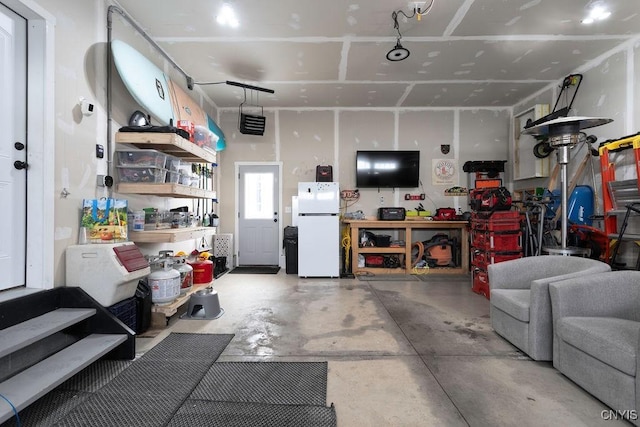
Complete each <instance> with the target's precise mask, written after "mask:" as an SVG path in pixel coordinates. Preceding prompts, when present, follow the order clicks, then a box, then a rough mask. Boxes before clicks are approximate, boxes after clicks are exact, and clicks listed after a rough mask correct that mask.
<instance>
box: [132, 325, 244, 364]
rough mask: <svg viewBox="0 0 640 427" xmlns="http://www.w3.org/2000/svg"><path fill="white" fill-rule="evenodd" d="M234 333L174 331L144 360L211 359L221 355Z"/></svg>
mask: <svg viewBox="0 0 640 427" xmlns="http://www.w3.org/2000/svg"><path fill="white" fill-rule="evenodd" d="M232 338H233V334H186V333H175V332H172V333H171V334H169V335H168V336H167V337H166V338H165V339H163V340H162V341H160V342H159V343H158V344H157V345H156V346H155V347H153V348H152V349H151V350H149V351H147V352H146V353H145V354H144V355H143V356H142V358H141V359H143V360H147V361H149V360H184V361H187V360H211V361H214V360H216V359H217V358H218V356H220V354H221V353H222V352H223V350H224V349H225V347H226V346H227V345H228V344H229V342H230V341H231V339H232Z"/></svg>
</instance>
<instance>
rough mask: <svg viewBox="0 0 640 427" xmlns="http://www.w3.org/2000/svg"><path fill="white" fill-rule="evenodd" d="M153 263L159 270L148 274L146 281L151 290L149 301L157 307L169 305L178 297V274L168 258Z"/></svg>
mask: <svg viewBox="0 0 640 427" xmlns="http://www.w3.org/2000/svg"><path fill="white" fill-rule="evenodd" d="M155 263H156V265H159V266H161V268H159V269H157V270H155V271H153V272H152V273H151V274H149V277H148V279H147V281H148V282H149V287H150V288H151V301H152V302H153V303H154V304H158V305H165V304H170V303H172V302H173V301H174V300H175V299H176V298H178V296H180V273H179V272H178V270H176V269H174V268H172V264H173V262H172V260H171V259H170V258H160V259H159V260H157V261H156V262H155Z"/></svg>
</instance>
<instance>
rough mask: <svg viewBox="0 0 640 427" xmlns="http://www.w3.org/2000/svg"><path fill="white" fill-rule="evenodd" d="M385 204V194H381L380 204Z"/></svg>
mask: <svg viewBox="0 0 640 427" xmlns="http://www.w3.org/2000/svg"><path fill="white" fill-rule="evenodd" d="M382 205H384V196H380V206H382Z"/></svg>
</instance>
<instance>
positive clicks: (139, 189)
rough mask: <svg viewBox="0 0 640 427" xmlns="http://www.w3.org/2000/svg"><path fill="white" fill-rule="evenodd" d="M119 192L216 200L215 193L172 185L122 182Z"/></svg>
mask: <svg viewBox="0 0 640 427" xmlns="http://www.w3.org/2000/svg"><path fill="white" fill-rule="evenodd" d="M117 192H118V193H121V194H144V195H147V196H160V197H177V198H186V199H215V198H216V192H215V191H211V190H203V189H202V188H198V187H190V186H188V185H180V184H171V183H160V184H140V183H136V182H121V183H119V184H118V187H117Z"/></svg>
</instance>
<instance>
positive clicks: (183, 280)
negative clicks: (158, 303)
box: [173, 255, 193, 295]
mask: <svg viewBox="0 0 640 427" xmlns="http://www.w3.org/2000/svg"><path fill="white" fill-rule="evenodd" d="M173 263H174V264H173V265H174V268H175V269H176V270H178V272H179V273H180V295H184V294H186V293H187V292H189V291H190V290H191V288H192V287H193V267H191V266H190V265H189V264H187V258H186V257H184V256H180V255H176V256H174V257H173Z"/></svg>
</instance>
